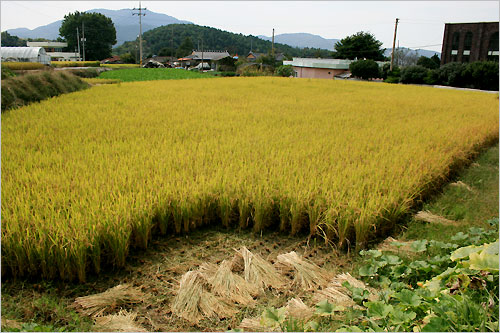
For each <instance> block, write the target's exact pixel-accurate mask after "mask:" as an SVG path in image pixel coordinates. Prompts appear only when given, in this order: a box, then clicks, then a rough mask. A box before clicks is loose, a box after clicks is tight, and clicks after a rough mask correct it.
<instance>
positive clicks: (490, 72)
mask: <svg viewBox="0 0 500 333" xmlns="http://www.w3.org/2000/svg"><path fill="white" fill-rule="evenodd" d="M462 77H463V80H464V82H466V83H467V86H469V87H471V88H475V89H483V90H498V63H497V62H493V61H477V62H472V63H470V64H468V65H467V67H466V68H465V69H464V70H463V72H462Z"/></svg>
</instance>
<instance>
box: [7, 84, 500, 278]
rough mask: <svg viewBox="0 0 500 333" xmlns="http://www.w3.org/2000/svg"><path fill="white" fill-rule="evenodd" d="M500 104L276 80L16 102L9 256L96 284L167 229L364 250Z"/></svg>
mask: <svg viewBox="0 0 500 333" xmlns="http://www.w3.org/2000/svg"><path fill="white" fill-rule="evenodd" d="M498 107H499V105H498V95H491V94H486V93H481V92H471V91H455V90H441V89H435V88H430V87H414V86H399V85H397V86H395V85H386V84H374V83H366V82H347V81H328V80H305V79H304V80H299V79H291V78H276V77H271V78H270V77H266V78H227V79H219V80H212V79H199V80H182V81H174V80H170V81H154V82H130V83H121V84H120V85H101V86H97V87H93V88H92V89H89V90H85V91H80V92H76V93H72V94H67V95H64V96H60V97H57V98H53V99H51V100H49V101H43V102H41V103H39V104H34V105H30V106H26V107H23V108H21V109H19V110H16V112H6V113H4V114H2V128H1V130H2V156H1V158H2V176H1V177H2V211H1V212H2V222H3V223H2V264H3V267H4V268H6V269H7V271H8V272H10V273H11V274H13V275H16V276H23V275H41V276H43V277H46V278H54V277H57V276H59V277H60V278H62V279H74V278H78V279H80V280H84V279H85V274H86V272H88V271H89V270H91V271H94V272H99V270H100V269H101V267H102V265H104V264H106V265H114V266H118V267H119V266H122V265H124V262H125V258H126V256H127V253H128V250H129V247H130V246H138V247H143V248H144V247H147V245H148V241H149V240H150V238H151V236H152V234H154V233H161V234H166V233H180V232H189V231H190V230H193V229H195V228H197V227H199V226H201V225H206V224H209V223H222V224H223V225H225V226H227V227H228V228H247V227H251V228H253V229H254V230H255V231H260V230H263V229H270V228H273V229H278V228H279V229H281V230H282V231H285V232H292V233H297V232H300V231H305V230H307V231H309V232H312V233H315V232H322V233H324V234H325V235H326V236H327V237H329V238H330V239H331V240H333V241H337V242H338V244H339V246H343V245H345V244H347V243H348V244H350V245H354V244H355V245H356V246H357V247H362V246H364V245H366V243H367V241H368V240H369V239H370V238H371V237H372V236H373V235H375V234H376V233H380V232H383V231H384V230H387V229H388V228H392V227H393V226H394V223H396V222H397V221H398V219H399V218H400V217H401V216H402V215H404V214H405V213H407V212H408V210H409V209H410V207H412V205H413V204H414V203H415V202H416V201H418V200H419V199H420V197H421V195H422V194H424V193H425V192H426V191H428V190H430V189H432V188H433V187H435V186H436V185H438V184H439V183H440V182H442V181H444V180H445V178H446V176H447V175H448V174H449V172H450V170H451V169H452V168H453V167H454V166H457V165H460V164H461V163H463V162H465V161H466V160H467V159H468V158H469V157H470V156H471V154H472V153H474V152H475V151H477V150H478V149H479V148H480V147H481V146H483V145H485V144H487V143H489V142H491V141H494V140H498ZM40 272H41V273H40Z"/></svg>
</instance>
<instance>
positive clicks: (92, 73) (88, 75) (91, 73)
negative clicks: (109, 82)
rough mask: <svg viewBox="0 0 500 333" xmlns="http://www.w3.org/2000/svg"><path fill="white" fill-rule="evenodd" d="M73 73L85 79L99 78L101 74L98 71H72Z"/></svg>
mask: <svg viewBox="0 0 500 333" xmlns="http://www.w3.org/2000/svg"><path fill="white" fill-rule="evenodd" d="M71 73H72V74H74V75H76V76H79V77H84V78H93V77H98V76H99V72H98V71H97V70H96V69H74V70H72V71H71Z"/></svg>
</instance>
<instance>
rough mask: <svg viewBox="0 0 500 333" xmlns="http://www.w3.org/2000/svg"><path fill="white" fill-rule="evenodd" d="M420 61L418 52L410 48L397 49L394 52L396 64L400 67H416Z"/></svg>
mask: <svg viewBox="0 0 500 333" xmlns="http://www.w3.org/2000/svg"><path fill="white" fill-rule="evenodd" d="M417 61H418V53H417V51H413V50H411V49H408V48H404V47H402V48H397V49H395V50H394V63H395V64H396V65H397V66H400V67H406V66H415V65H416V64H417Z"/></svg>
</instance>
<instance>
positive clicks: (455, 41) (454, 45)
mask: <svg viewBox="0 0 500 333" xmlns="http://www.w3.org/2000/svg"><path fill="white" fill-rule="evenodd" d="M459 44H460V33H459V32H458V31H456V32H454V33H453V38H452V39H451V61H452V62H456V61H458V45H459Z"/></svg>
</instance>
